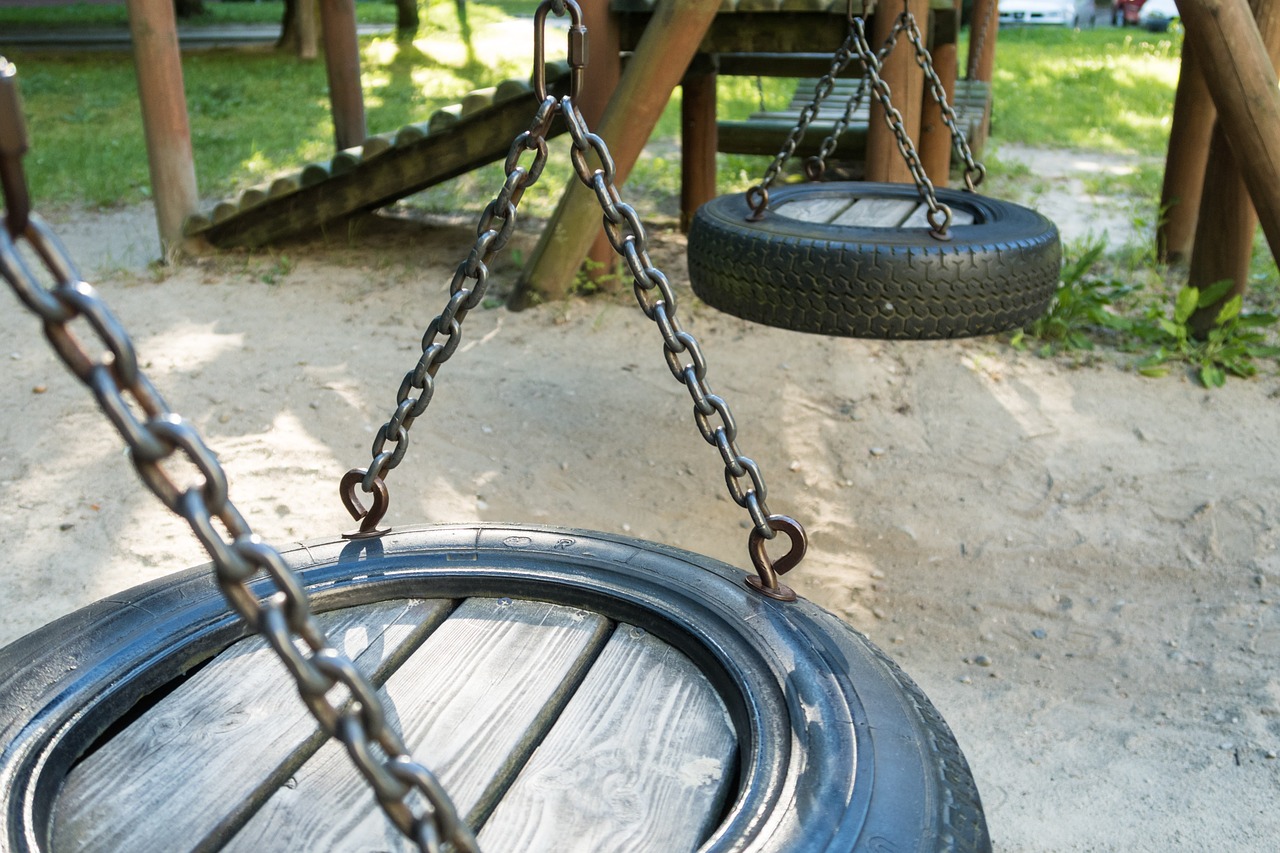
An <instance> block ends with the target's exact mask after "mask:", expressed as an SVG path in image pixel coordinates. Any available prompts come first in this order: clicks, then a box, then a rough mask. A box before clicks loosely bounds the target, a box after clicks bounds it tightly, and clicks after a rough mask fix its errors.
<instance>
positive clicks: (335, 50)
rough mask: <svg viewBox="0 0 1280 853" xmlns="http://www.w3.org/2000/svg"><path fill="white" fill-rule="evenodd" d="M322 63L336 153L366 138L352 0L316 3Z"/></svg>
mask: <svg viewBox="0 0 1280 853" xmlns="http://www.w3.org/2000/svg"><path fill="white" fill-rule="evenodd" d="M320 28H321V31H322V38H323V39H324V62H325V69H326V71H327V72H328V76H329V103H330V104H332V108H333V136H334V141H335V142H336V143H337V149H336V150H338V151H342V150H344V149H347V148H354V147H356V146H357V145H359V144H361V143H362V142H364V138H365V136H367V135H368V133H367V131H366V130H365V122H364V92H363V91H362V90H361V88H360V42H359V39H357V38H356V4H355V0H320Z"/></svg>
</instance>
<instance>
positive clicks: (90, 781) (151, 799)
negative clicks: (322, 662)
mask: <svg viewBox="0 0 1280 853" xmlns="http://www.w3.org/2000/svg"><path fill="white" fill-rule="evenodd" d="M450 606H451V605H450V603H449V602H442V601H417V600H399V601H390V602H381V603H377V604H370V605H365V606H361V607H352V608H347V609H344V610H340V611H335V612H332V613H325V614H321V615H319V616H318V617H317V619H318V621H319V623H320V625H321V627H323V628H324V629H325V631H326V633H327V634H328V635H329V638H330V640H331V641H332V642H333V643H334V645H335V646H336V647H337V648H339V649H340V650H342V651H343V652H344V653H346V654H347V656H348V657H350V658H352V659H353V660H354V661H355V664H356V666H357V667H359V668H360V670H361V671H362V672H364V673H365V674H366V675H368V676H370V677H371V678H372V679H373V680H374V683H375V684H376V683H380V682H381V681H382V680H383V679H385V678H386V677H387V674H388V672H389V671H390V670H391V669H393V668H394V667H395V666H397V665H398V664H399V663H400V662H401V661H402V660H403V659H404V658H405V657H406V656H407V654H408V652H409V651H411V650H412V649H413V647H414V646H415V645H416V644H417V643H418V642H419V641H420V640H421V638H422V637H423V635H425V634H426V633H428V632H430V631H431V630H432V628H434V627H435V626H436V625H438V624H439V623H440V622H441V621H442V620H443V619H444V617H445V616H446V615H447V614H448V612H449V610H450ZM292 684H293V683H292V679H291V678H290V677H289V675H288V674H287V672H286V671H285V669H284V666H283V664H281V663H280V661H279V660H278V659H277V658H276V656H275V653H274V652H273V651H271V649H270V648H269V647H268V646H267V644H266V642H265V640H263V639H262V638H261V637H256V636H255V637H249V638H246V639H244V640H241V641H240V642H238V643H236V644H234V645H232V646H231V647H230V648H229V649H227V650H226V651H224V652H223V653H222V654H221V655H219V656H218V657H217V658H215V659H214V660H213V661H211V662H210V663H209V664H208V665H206V666H205V667H204V668H203V669H201V670H200V671H199V672H197V673H196V674H195V675H193V676H192V677H191V678H190V679H189V680H188V681H187V682H186V683H185V684H183V685H181V686H180V687H179V688H178V689H176V690H174V691H173V692H172V693H170V694H169V695H168V696H166V697H165V698H164V699H162V700H160V701H159V702H157V703H156V705H155V706H154V707H152V708H150V709H149V710H148V711H147V712H146V713H145V714H143V715H142V716H141V717H140V719H138V720H137V721H135V722H134V723H133V724H132V725H130V726H129V727H128V728H126V729H124V730H123V731H121V732H119V733H118V734H116V735H115V736H114V737H112V738H111V739H110V740H109V741H107V742H105V743H104V744H103V745H102V746H101V748H99V749H98V750H97V751H96V752H94V753H92V754H91V755H89V756H88V757H87V758H85V759H84V760H83V761H82V762H81V763H80V764H79V765H78V766H77V767H75V768H74V769H73V770H72V772H71V773H70V774H69V775H68V777H67V780H66V783H65V784H64V786H63V789H62V791H61V793H60V794H59V797H58V800H57V803H56V806H55V809H54V819H53V831H52V834H53V845H52V846H53V849H54V850H77V851H104V853H117V851H122V850H165V851H179V850H190V849H193V848H194V847H195V846H196V845H197V844H198V843H199V842H200V841H201V839H204V838H206V837H208V836H210V835H211V834H216V833H217V832H218V831H219V827H221V826H223V825H225V824H226V823H227V822H228V821H234V820H236V815H237V813H240V812H243V811H244V810H246V809H252V808H253V807H254V805H255V804H256V803H258V802H261V801H262V799H264V798H265V797H266V796H267V795H269V794H270V793H271V792H272V791H273V790H275V788H276V787H278V786H279V785H280V784H281V783H282V782H283V781H284V780H285V779H286V778H288V776H289V774H290V773H292V772H293V769H294V768H295V767H296V766H297V765H298V764H299V763H301V762H302V761H303V760H305V758H306V756H308V755H310V754H311V753H312V752H314V751H315V749H316V748H318V747H319V745H320V744H321V743H322V742H323V741H324V735H323V734H322V733H321V732H320V731H319V730H318V727H317V726H316V724H315V722H314V721H313V720H312V718H311V715H310V713H309V712H308V711H307V709H306V707H305V706H304V705H303V704H302V702H301V701H299V699H298V695H297V691H296V690H295V689H294V688H293V686H292Z"/></svg>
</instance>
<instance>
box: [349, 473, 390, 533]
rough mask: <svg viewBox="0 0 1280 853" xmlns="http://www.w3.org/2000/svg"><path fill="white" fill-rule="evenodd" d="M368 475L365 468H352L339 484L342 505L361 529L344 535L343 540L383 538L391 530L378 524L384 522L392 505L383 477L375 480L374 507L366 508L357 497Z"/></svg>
mask: <svg viewBox="0 0 1280 853" xmlns="http://www.w3.org/2000/svg"><path fill="white" fill-rule="evenodd" d="M367 473H368V471H367V470H366V469H364V468H352V469H351V470H350V471H348V472H347V473H345V474H343V475H342V480H341V481H340V482H339V484H338V495H339V497H341V498H342V505H343V506H344V507H346V508H347V512H349V513H351V517H352V518H354V519H355V520H356V521H358V522H360V529H359V530H353V531H352V532H350V533H344V534H342V538H343V539H370V538H372V537H375V536H381V535H382V534H384V533H386V532H387V531H389V530H390V529H391V528H390V527H379V526H378V522H380V521H382V517H383V516H384V515H386V514H387V506H388V504H390V503H391V496H390V492H388V490H387V484H386V481H384V480H383V479H382V478H381V477H375V478H374V479H373V505H372V506H370V507H369V508H368V509H365V508H364V506H363V505H362V504H361V503H360V498H359V497H358V496H357V495H356V489H357V487H359V485H360V483H361V481H362V480H364V475H365V474H367Z"/></svg>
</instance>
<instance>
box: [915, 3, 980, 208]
mask: <svg viewBox="0 0 1280 853" xmlns="http://www.w3.org/2000/svg"><path fill="white" fill-rule="evenodd" d="M903 15H904V17H905V18H906V19H907V20H906V30H907V38H909V39H910V40H911V44H912V46H913V47H914V48H915V50H916V64H917V65H919V66H920V70H922V71H924V74H925V77H926V78H928V80H929V94H931V95H932V96H933V99H934V100H935V101H937V102H938V107H939V108H940V109H941V110H942V123H943V124H945V125H946V126H947V130H949V131H950V132H951V144H952V145H953V146H954V147H955V151H956V154H958V155H959V156H960V159H961V160H963V161H964V185H965V188H966V189H968V190H969V192H976V191H977V189H978V186H979V185H980V184H981V183H982V181H983V179H984V178H986V176H987V170H986V167H985V166H983V165H982V164H981V163H978V162H976V161H975V160H974V159H973V151H972V150H970V148H969V140H967V139H965V136H964V131H963V130H961V129H960V124H959V122H958V121H957V120H956V111H955V110H954V109H952V107H951V104H950V103H948V102H947V90H946V87H945V86H943V85H942V79H941V78H940V77H938V72H937V71H936V70H935V69H934V67H933V56H932V55H931V54H930V53H929V50H928V48H926V47H925V46H924V34H923V33H922V32H920V26H919V24H918V23H916V16H915V15H913V14H911V13H910V12H904V13H903Z"/></svg>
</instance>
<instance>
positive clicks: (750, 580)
mask: <svg viewBox="0 0 1280 853" xmlns="http://www.w3.org/2000/svg"><path fill="white" fill-rule="evenodd" d="M767 520H768V522H769V528H770V529H771V530H775V531H777V532H779V533H785V534H787V538H788V539H790V540H791V550H790V551H788V552H787V553H786V554H784V555H783V556H782V558H781V559H779V560H778V561H777V562H775V561H774V560H772V559H770V557H769V554H768V552H767V551H765V549H764V542H765V538H764V536H763V535H762V534H761V533H760V531H759V530H758V529H755V528H753V529H752V531H751V536H750V537H749V538H748V539H747V550H748V551H749V552H750V553H751V563H752V564H753V565H754V566H755V567H756V574H757V575H758V577H750V576H748V577H747V581H746V582H747V586H749V587H751V588H752V589H754V590H755V591H756V592H758V593H760V594H761V595H767V596H768V597H769V598H773V599H777V600H778V601H795V600H796V593H795V590H793V589H792V588H791V587H789V586H784V585H783V584H780V583H778V575H782V574H786V573H787V572H789V571H791V570H792V569H794V568H795V567H796V566H797V565H798V564H799V563H800V561H801V560H803V559H804V555H805V552H807V551H808V550H809V537H808V535H807V534H806V533H805V532H804V526H803V525H802V524H801V523H800V522H798V521H796V520H795V519H794V518H791V517H789V516H785V515H771V516H769V518H768V519H767Z"/></svg>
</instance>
